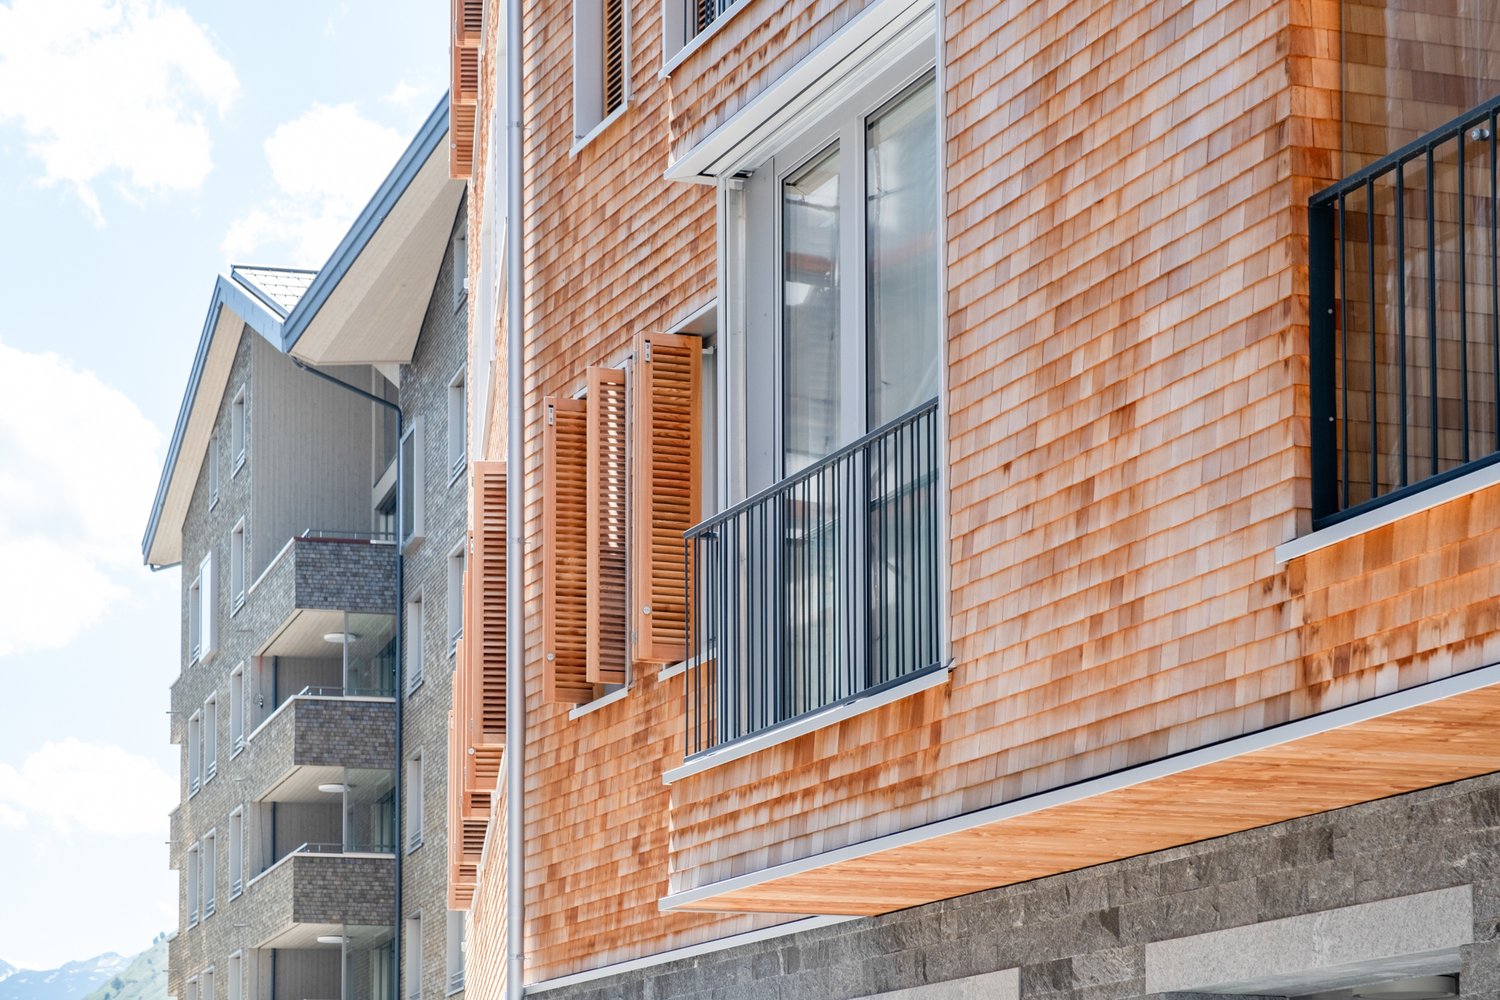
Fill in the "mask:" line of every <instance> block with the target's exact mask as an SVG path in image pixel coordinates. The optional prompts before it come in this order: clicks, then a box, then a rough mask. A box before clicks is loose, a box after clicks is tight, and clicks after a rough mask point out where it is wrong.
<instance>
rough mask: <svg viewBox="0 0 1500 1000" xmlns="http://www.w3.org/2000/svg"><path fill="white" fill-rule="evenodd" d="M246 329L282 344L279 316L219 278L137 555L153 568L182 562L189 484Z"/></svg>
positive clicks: (195, 476) (200, 460) (193, 481)
mask: <svg viewBox="0 0 1500 1000" xmlns="http://www.w3.org/2000/svg"><path fill="white" fill-rule="evenodd" d="M246 326H248V327H250V328H251V329H252V330H254V331H255V332H256V333H258V334H260V335H261V336H262V337H264V338H266V340H267V341H268V342H269V343H271V344H272V345H273V346H274V345H278V344H279V343H280V340H281V317H279V316H277V315H276V314H275V313H273V312H272V311H271V310H270V309H268V308H267V307H266V305H265V304H264V303H262V302H261V301H260V299H259V298H257V297H256V296H254V295H252V294H251V293H250V292H249V291H247V290H246V289H245V288H244V287H242V286H241V285H240V284H239V283H238V282H236V281H235V280H234V279H233V278H230V277H228V276H227V275H222V274H221V275H219V277H218V279H217V280H216V281H215V282H214V291H213V296H212V297H211V298H210V299H209V303H208V315H207V316H206V317H204V320H203V333H202V335H201V336H200V337H199V338H198V353H197V354H196V355H194V357H193V368H192V371H191V372H190V373H189V374H188V384H187V391H186V392H184V393H183V397H182V406H181V408H180V409H179V410H178V412H177V424H176V426H175V427H174V428H173V430H172V440H171V443H170V444H168V446H167V460H166V463H165V465H163V467H162V472H161V481H160V482H159V483H158V484H157V487H156V498H155V500H154V501H153V503H152V504H151V514H150V517H149V518H148V519H147V522H146V536H145V538H144V539H143V540H142V541H141V553H142V555H143V556H144V557H145V560H146V562H147V563H148V564H149V565H153V566H170V565H172V564H173V563H177V562H180V561H181V559H182V521H183V518H184V517H185V516H186V514H187V508H188V504H189V503H190V502H191V501H192V499H193V486H194V484H196V483H197V481H198V471H199V469H201V468H202V465H203V456H204V454H205V453H206V452H207V450H208V441H209V438H210V437H211V436H212V434H213V427H214V417H215V415H216V414H217V413H218V412H219V404H220V402H221V401H222V400H223V398H224V390H225V388H226V386H227V385H228V383H229V369H230V367H231V366H232V365H233V364H234V355H235V350H236V348H237V347H238V346H239V342H240V333H241V331H243V330H244V328H245V327H246Z"/></svg>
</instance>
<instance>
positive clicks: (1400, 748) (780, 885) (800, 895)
mask: <svg viewBox="0 0 1500 1000" xmlns="http://www.w3.org/2000/svg"><path fill="white" fill-rule="evenodd" d="M1497 711H1500V688H1497V687H1488V688H1481V689H1479V690H1476V691H1470V692H1466V693H1464V694H1460V695H1455V696H1453V697H1450V698H1446V699H1443V700H1441V701H1435V702H1431V703H1428V704H1425V705H1421V706H1418V707H1415V708H1411V709H1407V710H1403V711H1400V712H1396V713H1392V714H1390V715H1385V716H1381V717H1378V718H1375V719H1370V720H1366V721H1362V722H1358V723H1354V724H1351V725H1348V726H1344V727H1342V728H1339V729H1334V730H1331V731H1328V732H1322V733H1317V734H1315V735H1311V736H1307V737H1304V738H1301V739H1297V740H1294V741H1291V742H1288V743H1283V744H1280V745H1277V746H1273V747H1269V748H1265V749H1261V750H1255V751H1251V752H1249V753H1245V754H1243V755H1240V756H1238V757H1233V758H1230V759H1227V760H1221V761H1217V762H1214V763H1210V764H1205V765H1203V766H1200V767H1196V768H1193V769H1191V770H1186V771H1181V772H1178V773H1174V774H1169V775H1166V776H1163V777H1159V778H1155V779H1153V780H1150V781H1145V782H1142V783H1140V784H1136V785H1131V786H1129V787H1125V788H1117V789H1114V790H1111V791H1106V792H1101V793H1100V794H1097V795H1094V796H1091V797H1089V798H1084V799H1080V800H1077V801H1073V802H1069V803H1065V804H1061V805H1057V806H1053V807H1050V808H1046V809H1042V810H1039V811H1037V812H1033V813H1028V814H1025V815H1021V816H1015V817H1013V818H1009V819H1004V820H999V821H997V822H994V823H990V824H987V825H984V826H978V827H974V828H972V829H968V830H964V831H961V832H953V833H948V834H946V835H942V836H938V837H934V838H931V839H928V840H924V841H921V842H918V843H913V844H908V845H904V846H897V847H892V848H889V849H886V850H884V851H880V852H878V853H873V854H869V855H866V856H864V857H861V858H858V859H855V860H848V861H842V862H838V863H833V864H829V865H825V866H823V867H817V868H812V869H810V870H807V871H802V872H797V873H790V874H787V875H785V876H783V877H780V878H773V879H771V880H769V881H766V882H762V883H760V884H758V885H753V886H748V887H742V888H739V889H733V890H732V891H727V892H724V893H722V894H718V895H714V896H711V897H708V898H703V899H697V900H694V901H692V902H686V903H682V904H678V905H675V906H673V907H672V908H673V909H684V910H703V911H718V912H725V911H728V912H763V913H819V914H851V915H861V916H866V915H874V914H879V913H888V912H890V911H892V910H899V909H904V908H906V907H908V906H917V905H920V904H922V903H930V902H935V901H937V900H940V899H947V898H951V897H953V896H959V895H963V894H965V893H970V892H977V891H979V890H982V889H991V888H996V887H998V886H1004V885H1011V884H1014V883H1017V882H1024V881H1028V880H1030V879H1034V878H1040V877H1043V876H1046V875H1055V874H1059V873H1061V872H1067V871H1073V870H1076V869H1079V868H1086V867H1089V866H1091V865H1096V864H1101V863H1104V862H1107V861H1115V860H1119V859H1121V858H1128V857H1132V856H1134V855H1137V854H1146V853H1150V852H1152V851H1159V850H1163V849H1166V848H1169V847H1177V846H1180V845H1183V844H1190V843H1193V842H1195V841H1200V840H1207V839H1209V838H1212V837H1220V836H1224V835H1226V834H1230V833H1238V832H1240V831H1243V830H1249V829H1252V828H1254V827H1259V826H1266V825H1268V824H1272V823H1279V822H1282V821H1284V820H1289V819H1294V818H1296V817H1299V816H1309V815H1313V814H1315V813H1320V812H1326V811H1328V810H1330V809H1338V808H1341V807H1343V806H1349V805H1354V804H1357V803H1360V802H1368V801H1371V800H1374V799H1380V798H1385V797H1387V796H1391V795H1399V794H1401V793H1404V792H1410V791H1415V790H1417V789H1420V788H1427V787H1431V786H1434V785H1441V784H1445V783H1448V782H1452V781H1457V780H1461V779H1463V778H1469V777H1473V776H1475V775H1479V774H1485V773H1488V772H1490V771H1494V770H1497V769H1500V727H1495V726H1494V725H1492V723H1491V721H1490V720H1493V719H1494V718H1495V717H1496V713H1497Z"/></svg>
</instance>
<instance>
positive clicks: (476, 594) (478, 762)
mask: <svg viewBox="0 0 1500 1000" xmlns="http://www.w3.org/2000/svg"><path fill="white" fill-rule="evenodd" d="M473 468H474V531H473V534H472V536H471V539H470V545H469V562H468V568H467V569H466V570H465V572H466V573H467V574H468V580H467V581H466V586H465V591H464V604H465V609H464V610H465V613H466V617H465V621H464V638H463V641H464V643H465V644H466V645H467V646H468V647H469V690H468V720H467V721H468V724H469V734H468V735H469V746H470V748H471V749H472V750H473V753H471V754H470V757H471V758H472V759H471V760H470V767H471V769H472V773H473V774H474V782H473V786H472V787H474V788H475V789H476V790H480V791H483V792H485V793H486V794H487V793H489V792H491V791H493V790H494V788H495V777H496V775H498V774H499V773H500V752H501V751H502V750H504V749H505V670H506V662H505V593H506V590H505V583H506V580H505V557H506V548H505V543H506V538H505V487H506V477H505V463H504V462H475V463H473Z"/></svg>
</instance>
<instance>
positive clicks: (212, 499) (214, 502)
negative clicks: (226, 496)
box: [208, 493, 219, 510]
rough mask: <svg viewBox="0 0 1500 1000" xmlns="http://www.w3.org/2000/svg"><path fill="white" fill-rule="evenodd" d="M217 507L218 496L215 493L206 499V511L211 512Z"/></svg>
mask: <svg viewBox="0 0 1500 1000" xmlns="http://www.w3.org/2000/svg"><path fill="white" fill-rule="evenodd" d="M217 506H219V494H217V493H215V494H214V495H213V496H211V497H209V498H208V509H209V510H213V509H214V508H215V507H217Z"/></svg>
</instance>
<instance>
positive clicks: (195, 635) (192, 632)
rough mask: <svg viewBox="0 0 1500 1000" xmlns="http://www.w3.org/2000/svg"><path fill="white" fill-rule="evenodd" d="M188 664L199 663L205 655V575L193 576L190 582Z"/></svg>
mask: <svg viewBox="0 0 1500 1000" xmlns="http://www.w3.org/2000/svg"><path fill="white" fill-rule="evenodd" d="M187 608H188V639H187V641H188V666H192V665H193V664H195V663H197V662H198V660H199V659H200V658H201V657H202V655H203V577H202V575H201V574H200V575H198V576H195V577H193V582H192V583H190V584H188V592H187Z"/></svg>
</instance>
